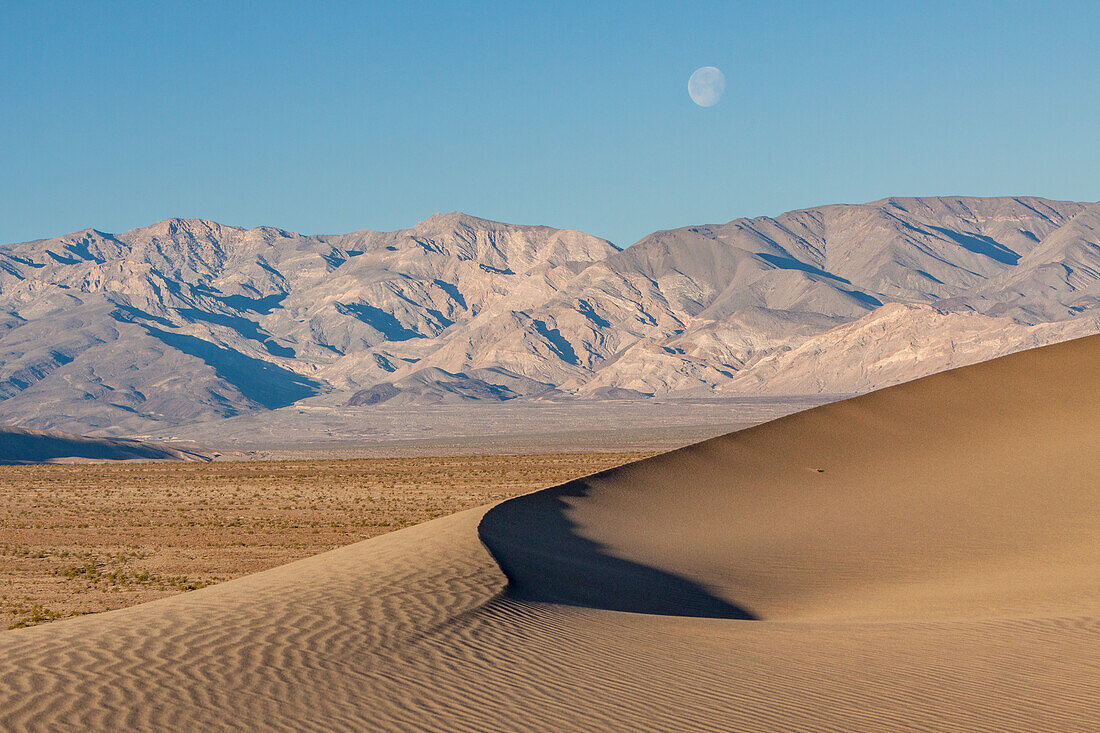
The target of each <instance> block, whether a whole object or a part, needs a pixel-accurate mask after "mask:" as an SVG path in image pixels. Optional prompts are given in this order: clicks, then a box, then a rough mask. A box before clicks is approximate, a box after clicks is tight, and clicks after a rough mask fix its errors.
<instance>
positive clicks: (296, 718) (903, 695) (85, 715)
mask: <svg viewBox="0 0 1100 733" xmlns="http://www.w3.org/2000/svg"><path fill="white" fill-rule="evenodd" d="M1098 475H1100V336H1096V337H1090V338H1086V339H1080V340H1077V341H1071V342H1067V343H1064V344H1059V345H1056V346H1052V347H1046V348H1042V349H1036V350H1033V351H1028V352H1022V353H1019V354H1015V355H1012V356H1008V357H1004V358H1001V359H997V360H994V361H990V362H987V363H984V364H979V365H976V366H972V367H966V368H963V369H958V370H954V371H950V372H944V373H942V374H937V375H933V376H931V377H927V378H925V379H920V380H916V381H914V382H910V383H907V384H903V385H900V386H897V387H892V388H889V389H885V390H881V391H878V392H874V393H871V394H868V395H864V396H861V397H857V398H854V399H850V400H846V401H842V402H836V403H833V404H828V405H824V406H821V407H818V408H815V409H811V410H807V411H804V412H799V413H797V414H793V415H789V416H787V417H783V418H780V419H778V420H774V421H771V422H768V423H765V424H763V425H759V426H757V427H753V428H749V429H746V430H741V431H738V432H734V433H730V434H728V435H724V436H721V437H717V438H713V439H711V440H707V441H704V442H701V443H698V444H695V445H691V446H688V447H686V448H682V449H679V450H675V451H671V452H668V453H663V454H660V455H656V456H653V457H650V458H646V459H644V460H641V461H637V462H633V463H629V464H625V465H623V466H620V467H617V468H611V469H608V470H605V471H602V472H599V473H596V474H593V475H590V476H587V477H585V478H581V479H577V480H572V481H569V482H567V483H564V484H561V485H559V486H556V487H554V488H550V489H544V490H541V491H536V492H533V493H528V494H523V495H521V496H517V497H515V498H512V499H504V500H501V501H498V502H496V503H492V504H489V505H487V506H479V507H476V508H473V509H469V510H466V511H462V512H459V513H457V514H452V515H449V516H445V517H440V518H437V519H433V520H430V521H427V522H425V523H423V524H418V525H416V526H413V527H407V528H404V529H401V530H398V531H394V532H390V533H388V534H385V535H383V536H380V537H375V538H372V539H368V540H365V541H363V542H359V543H356V544H352V545H348V546H344V547H340V548H338V549H335V550H331V551H329V552H326V553H322V554H320V555H314V556H312V557H308V558H305V559H302V560H298V561H296V562H293V563H290V564H288V565H283V566H280V567H277V568H273V569H271V570H267V571H264V572H260V573H255V574H252V575H248V576H246V577H242V578H238V579H235V580H231V581H227V582H224V583H219V584H216V585H213V586H210V587H206V588H202V589H199V590H195V591H192V592H189V593H181V594H177V595H174V596H172V597H169V598H162V599H159V600H155V601H152V602H150V603H146V604H141V605H137V606H133V607H129V608H124V609H120V610H117V611H110V612H107V613H101V614H93V615H89V616H82V617H79V618H72V619H65V620H61V621H58V622H56V623H50V624H41V625H39V626H36V627H33V628H24V629H15V630H11V631H5V632H0V728H10V729H17V730H24V729H34V730H58V729H80V730H88V729H92V730H122V729H125V730H164V729H180V728H185V729H202V730H216V729H217V730H239V729H242V728H244V729H256V730H347V731H353V730H364V729H371V730H464V731H485V730H594V729H599V730H623V731H635V730H668V731H683V730H715V731H726V730H783V731H789V730H799V731H801V730H838V731H850V730H861V731H862V730H876V731H879V730H881V731H895V730H921V731H926V730H987V731H1006V730H1019V731H1034V730H1049V731H1096V730H1100V613H1098V609H1100V539H1098V538H1100V481H1098V480H1097V477H1098Z"/></svg>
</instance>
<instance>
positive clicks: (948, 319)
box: [0, 197, 1100, 432]
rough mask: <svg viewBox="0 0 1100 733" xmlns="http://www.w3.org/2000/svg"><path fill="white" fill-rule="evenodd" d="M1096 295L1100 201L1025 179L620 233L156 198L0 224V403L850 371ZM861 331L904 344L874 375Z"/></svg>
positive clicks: (1084, 312) (431, 396)
mask: <svg viewBox="0 0 1100 733" xmlns="http://www.w3.org/2000/svg"><path fill="white" fill-rule="evenodd" d="M898 305H903V306H907V307H908V306H912V308H908V309H904V310H898V308H897V307H896V306H898ZM1097 313H1100V204H1089V203H1078V202H1068V201H1053V200H1048V199H1042V198H1039V197H999V198H982V197H888V198H884V199H880V200H879V201H875V202H871V203H868V204H832V205H827V206H819V207H811V208H808V209H801V210H797V211H791V212H786V213H784V214H780V215H778V216H775V217H755V218H739V219H733V220H731V221H729V222H727V223H725V224H709V225H695V226H688V227H680V228H676V229H667V230H661V231H658V232H654V233H653V234H650V235H648V236H646V237H643V238H642V239H641V240H639V241H638V242H636V243H634V244H633V245H631V246H629V247H626V248H624V249H619V248H618V247H616V246H615V245H613V244H612V243H610V242H608V241H607V240H604V239H600V238H598V237H593V236H591V235H588V234H585V233H584V232H580V231H577V230H570V229H554V228H551V227H546V226H531V225H516V224H508V223H504V222H495V221H491V220H488V219H481V218H478V217H474V216H471V215H468V214H464V213H462V212H447V213H436V214H433V215H432V216H430V217H428V218H427V219H425V220H423V221H421V222H418V223H417V224H415V225H414V226H413V227H410V228H408V229H400V230H395V231H391V232H378V231H374V230H370V229H363V230H359V231H356V232H351V233H348V234H323V235H303V234H299V233H296V232H290V231H287V230H284V229H279V228H276V227H266V226H261V227H253V228H248V229H246V228H243V227H231V226H225V225H221V224H218V223H217V222H213V221H210V220H206V219H180V218H170V219H164V220H162V221H160V222H156V223H154V224H151V225H148V226H146V227H139V228H136V229H131V230H129V231H127V232H123V233H121V234H111V233H107V232H102V231H99V230H96V229H83V230H79V231H77V232H71V233H69V234H66V235H62V236H60V237H54V238H50V239H40V240H35V241H32V242H24V243H17V244H12V245H6V246H3V247H0V420H2V421H3V422H5V423H8V424H15V425H21V426H24V427H32V428H40V429H51V428H60V429H66V430H71V431H91V432H95V431H98V430H131V431H139V432H140V431H142V430H144V429H145V428H148V427H149V426H150V425H152V424H163V423H169V424H182V423H186V422H190V421H197V420H209V419H214V418H218V417H232V416H234V415H239V414H243V413H248V412H254V411H263V410H272V409H279V408H282V407H287V406H289V405H293V404H296V403H299V402H302V403H303V404H306V403H311V401H315V400H318V399H320V400H325V401H326V403H330V402H332V401H333V400H336V401H337V402H340V403H348V402H350V403H352V404H357V403H361V402H363V401H366V403H367V404H369V405H381V404H383V403H384V402H390V403H391V404H392V405H399V404H420V403H421V402H422V401H423V400H427V401H428V402H429V403H430V402H431V401H432V400H438V399H442V400H444V401H447V400H451V399H461V400H469V401H474V402H476V401H477V400H478V399H492V400H498V399H501V398H504V399H555V400H561V399H603V398H606V397H607V395H609V394H636V395H639V396H640V395H658V396H667V397H676V396H692V397H698V396H706V395H728V394H755V393H769V394H774V393H776V392H775V390H776V388H777V385H783V389H784V390H786V391H787V393H788V394H814V393H820V392H826V393H830V394H835V393H847V392H857V391H866V390H867V389H870V388H874V387H877V386H886V384H888V383H893V381H900V380H904V379H910V378H915V377H917V376H923V375H924V374H927V373H930V372H932V371H938V370H940V369H943V368H947V367H948V366H958V365H960V361H959V359H962V358H964V357H963V356H962V355H963V354H965V359H972V360H975V361H980V360H983V359H986V358H991V357H992V356H996V355H1000V354H1003V353H1008V351H1010V350H1013V349H1015V348H1022V347H1023V346H1024V345H1041V344H1043V343H1049V342H1051V341H1054V340H1064V339H1066V338H1070V337H1073V336H1079V335H1087V333H1089V332H1095V330H1096V329H1097V328H1098V327H1097V325H1096V322H1095V316H1096V314H1097ZM853 324H855V325H853ZM860 324H862V325H860ZM869 329H870V330H869ZM874 329H879V330H874ZM872 331H874V333H877V334H879V335H878V336H876V339H877V340H876V341H875V343H871V341H868V340H867V337H866V334H867V333H870V332H872ZM952 334H956V335H957V336H958V340H959V342H960V343H962V342H965V343H966V344H968V345H967V346H966V348H965V349H963V350H962V351H960V355H959V357H958V358H956V357H955V355H953V353H952V349H950V348H946V347H944V344H951V343H952V341H951V338H952ZM945 339H946V340H945ZM807 343H811V344H813V345H812V346H807V347H806V348H805V349H803V350H802V351H799V349H800V347H803V345H804V344H807ZM914 344H918V346H914ZM919 344H925V345H930V344H937V346H936V347H935V348H933V347H931V346H928V347H927V348H924V347H920V346H919ZM806 349H810V351H807V350H806ZM870 351H876V353H877V352H882V353H883V354H890V353H897V354H906V353H908V354H910V356H909V357H905V358H902V359H901V361H900V362H899V363H898V364H896V365H895V366H891V367H890V368H888V369H882V370H878V371H875V372H874V375H873V376H869V373H868V372H867V370H866V369H863V365H862V364H861V359H862V356H861V355H866V354H869V353H870ZM788 354H793V355H795V356H797V355H801V356H802V357H803V358H805V359H806V360H808V361H803V362H798V361H797V360H796V358H795V356H785V355H788ZM875 358H879V357H875ZM809 363H812V364H813V365H815V366H814V367H813V368H812V369H809V368H806V365H807V364H809ZM754 370H758V371H755V372H754ZM448 375H449V376H448ZM765 375H767V377H766V378H765ZM486 378H487V379H486ZM425 380H427V381H425ZM494 380H495V381H494ZM384 385H389V386H388V387H387V386H384ZM376 387H377V388H378V389H375V388H376ZM372 389H375V391H374V392H371V390H372ZM395 390H396V392H397V393H398V394H399V393H402V392H404V393H405V396H404V397H401V398H400V399H396V400H394V399H393V398H394V397H395V396H396V395H394V394H391V393H393V392H394V391H395ZM616 390H617V391H618V392H616ZM360 393H365V394H367V395H368V396H367V397H364V396H360V397H358V398H357V397H356V395H359V394H360ZM383 393H385V394H390V397H387V398H386V399H384V400H383V399H381V396H382V395H383ZM369 395H374V397H369ZM456 395H457V396H456Z"/></svg>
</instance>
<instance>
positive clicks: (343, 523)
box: [0, 453, 646, 629]
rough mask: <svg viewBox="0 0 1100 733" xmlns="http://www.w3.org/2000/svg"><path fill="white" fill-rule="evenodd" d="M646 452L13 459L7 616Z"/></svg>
mask: <svg viewBox="0 0 1100 733" xmlns="http://www.w3.org/2000/svg"><path fill="white" fill-rule="evenodd" d="M644 455H646V454H639V453H571V454H558V455H554V454H549V455H532V456H471V457H461V456H460V457H445V458H438V457H437V458H399V459H375V460H299V461H258V462H252V463H206V464H198V463H188V464H181V463H125V464H98V465H77V466H22V467H12V466H0V629H6V628H10V627H20V626H30V625H33V624H37V623H43V622H46V621H51V620H55V619H60V618H66V617H68V616H75V615H81V614H85V613H94V612H98V611H106V610H110V609H116V608H122V607H125V606H132V605H134V604H136V603H142V602H144V601H150V600H153V599H155V598H161V597H164V596H169V595H173V594H175V593H179V592H182V591H185V590H194V589H197V588H202V587H204V586H207V585H211V584H213V583H217V582H220V581H223V580H227V579H229V578H236V577H239V576H242V575H246V574H248V573H254V572H257V571H260V570H266V569H268V568H272V567H275V566H277V565H282V564H284V563H287V562H290V561H292V560H298V559H300V558H303V557H308V556H310V555H316V554H317V553H318V552H323V551H325V550H331V549H332V548H334V547H340V546H342V545H347V544H350V543H352V542H355V541H357V540H361V539H366V538H368V537H374V536H376V535H380V534H384V533H386V532H391V531H394V530H397V529H401V528H402V527H408V526H410V525H413V524H418V523H420V522H424V521H427V520H429V519H433V518H435V517H441V516H444V515H447V514H453V513H454V512H456V511H460V510H463V509H468V508H470V507H475V506H480V505H482V504H486V503H488V502H491V501H497V500H499V499H502V498H507V497H510V496H515V495H517V494H521V493H524V492H528V491H532V490H534V489H537V488H540V487H542V486H545V485H547V484H548V483H555V482H559V481H566V480H568V479H571V478H576V477H578V476H584V475H586V474H589V473H592V472H593V471H599V470H602V469H605V468H608V467H611V466H615V465H619V464H621V463H625V462H627V461H631V460H635V459H637V458H641V457H643V456H644Z"/></svg>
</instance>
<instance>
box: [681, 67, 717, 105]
mask: <svg viewBox="0 0 1100 733" xmlns="http://www.w3.org/2000/svg"><path fill="white" fill-rule="evenodd" d="M725 91H726V77H725V76H724V75H723V74H722V72H721V71H719V70H718V69H716V68H714V67H713V66H703V67H702V68H698V69H696V70H695V71H694V72H692V74H691V78H690V79H688V96H690V97H691V101H692V102H695V103H696V104H697V105H699V106H700V107H713V106H714V105H716V104H718V100H719V99H721V98H722V93H723V92H725Z"/></svg>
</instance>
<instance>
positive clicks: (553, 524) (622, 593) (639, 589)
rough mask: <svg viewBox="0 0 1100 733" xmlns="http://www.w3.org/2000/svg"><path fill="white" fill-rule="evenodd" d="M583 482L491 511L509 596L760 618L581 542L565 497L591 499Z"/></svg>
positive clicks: (494, 546) (490, 537) (482, 530)
mask: <svg viewBox="0 0 1100 733" xmlns="http://www.w3.org/2000/svg"><path fill="white" fill-rule="evenodd" d="M588 489H589V486H588V484H587V483H586V482H585V480H584V479H580V480H577V481H572V482H570V483H568V484H564V485H562V486H558V487H556V488H552V489H545V490H543V491H538V492H536V493H534V494H528V495H526V496H519V497H516V498H515V499H509V500H508V501H505V502H503V503H502V504H499V505H497V506H495V507H493V508H492V509H490V510H489V511H488V512H487V513H486V514H485V516H484V517H483V518H482V520H481V523H480V524H479V525H478V535H479V536H480V538H481V541H482V542H483V543H484V544H485V546H486V547H487V548H489V552H490V553H491V554H492V555H493V558H494V559H495V560H496V561H497V564H499V565H500V568H501V570H503V571H504V574H505V576H507V578H508V593H509V595H511V596H512V597H514V598H518V599H521V600H527V601H543V602H546V603H559V604H564V605H569V606H583V607H586V608H600V609H605V610H610V611H630V612H633V613H652V614H661V615H667V616H698V617H709V618H728V619H742V620H752V619H755V618H756V617H755V616H753V615H752V614H751V613H749V612H748V611H746V610H745V609H743V608H739V607H738V606H735V605H733V604H731V603H728V602H727V601H725V600H723V599H721V598H718V597H716V596H714V595H712V594H711V593H710V592H708V591H707V590H706V589H705V588H704V587H702V586H701V585H699V584H698V583H694V582H692V581H690V580H687V579H686V578H681V577H680V576H677V575H673V574H671V573H666V572H665V571H663V570H658V569H657V568H652V567H648V566H646V565H641V564H638V563H635V562H632V561H630V560H624V559H622V558H619V557H615V556H614V555H611V554H609V553H608V552H607V551H606V548H605V547H604V546H603V545H601V544H600V543H598V542H594V541H592V540H589V539H585V538H584V537H581V536H580V535H579V534H577V532H576V526H577V525H576V524H575V523H574V522H572V521H571V520H570V519H569V518H568V516H567V515H566V512H567V511H568V509H569V505H568V503H567V502H566V499H569V498H579V497H583V496H585V495H586V494H587V492H588Z"/></svg>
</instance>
